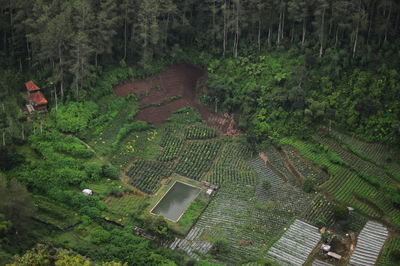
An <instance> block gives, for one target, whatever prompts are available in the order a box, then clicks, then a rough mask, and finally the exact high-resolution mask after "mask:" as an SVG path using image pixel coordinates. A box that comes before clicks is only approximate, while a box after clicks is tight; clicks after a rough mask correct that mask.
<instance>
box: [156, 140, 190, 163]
mask: <svg viewBox="0 0 400 266" xmlns="http://www.w3.org/2000/svg"><path fill="white" fill-rule="evenodd" d="M183 144H184V141H183V140H182V139H180V138H177V137H175V136H172V135H170V134H167V135H165V136H164V137H163V139H162V142H161V146H162V147H163V152H162V154H161V155H160V157H158V160H159V161H162V162H168V161H173V160H175V159H177V158H178V156H179V154H180V153H181V151H182V148H183Z"/></svg>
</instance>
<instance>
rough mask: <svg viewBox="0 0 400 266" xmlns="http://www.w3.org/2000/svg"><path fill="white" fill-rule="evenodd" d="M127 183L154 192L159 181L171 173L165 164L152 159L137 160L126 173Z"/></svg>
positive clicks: (144, 190) (158, 185)
mask: <svg viewBox="0 0 400 266" xmlns="http://www.w3.org/2000/svg"><path fill="white" fill-rule="evenodd" d="M126 175H127V176H128V177H129V181H128V183H129V184H130V185H132V186H134V187H136V188H137V189H139V190H141V191H143V192H145V193H147V194H152V193H155V192H156V191H157V190H158V188H159V187H160V181H161V180H162V179H164V178H167V177H168V176H170V175H171V170H170V169H169V168H168V166H167V165H166V164H163V163H161V162H154V161H143V160H140V161H137V162H136V163H135V164H134V165H133V166H132V167H131V168H130V169H129V170H128V172H127V173H126Z"/></svg>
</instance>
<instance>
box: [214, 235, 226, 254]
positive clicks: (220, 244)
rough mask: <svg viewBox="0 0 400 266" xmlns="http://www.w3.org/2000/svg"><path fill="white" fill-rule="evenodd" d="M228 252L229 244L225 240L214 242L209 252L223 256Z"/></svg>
mask: <svg viewBox="0 0 400 266" xmlns="http://www.w3.org/2000/svg"><path fill="white" fill-rule="evenodd" d="M228 250H229V243H228V241H227V240H225V239H222V238H220V239H217V240H215V242H214V245H213V247H212V250H211V252H212V253H213V254H225V253H227V252H228Z"/></svg>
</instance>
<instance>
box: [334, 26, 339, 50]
mask: <svg viewBox="0 0 400 266" xmlns="http://www.w3.org/2000/svg"><path fill="white" fill-rule="evenodd" d="M338 34H339V26H337V27H336V33H335V48H336V46H337V43H338V39H339V36H338Z"/></svg>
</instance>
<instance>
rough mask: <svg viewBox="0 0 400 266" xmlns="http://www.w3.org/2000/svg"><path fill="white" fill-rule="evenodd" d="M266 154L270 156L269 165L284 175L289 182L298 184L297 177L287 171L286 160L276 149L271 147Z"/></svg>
mask: <svg viewBox="0 0 400 266" xmlns="http://www.w3.org/2000/svg"><path fill="white" fill-rule="evenodd" d="M265 154H266V155H267V156H268V160H269V163H271V165H272V166H273V167H275V169H277V170H278V171H279V172H280V173H281V174H283V175H284V176H285V178H286V180H287V181H289V182H290V183H291V184H297V181H296V177H295V176H294V175H293V174H292V173H291V172H290V171H289V170H288V169H287V167H286V165H285V160H284V158H283V157H282V156H281V154H280V153H279V151H278V150H277V149H276V148H275V147H273V146H270V147H269V148H268V149H267V151H266V152H265Z"/></svg>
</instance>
